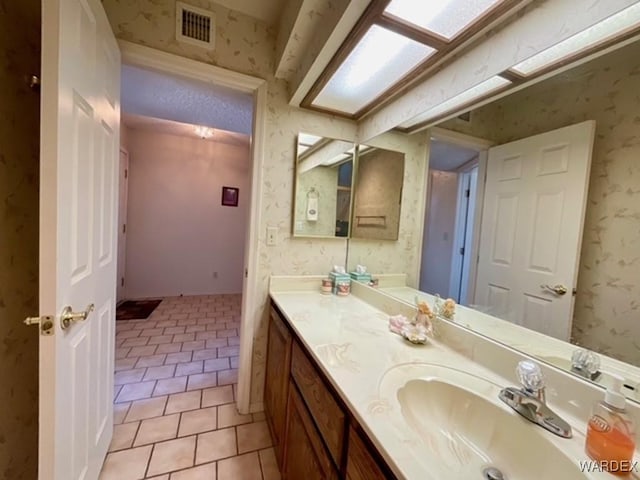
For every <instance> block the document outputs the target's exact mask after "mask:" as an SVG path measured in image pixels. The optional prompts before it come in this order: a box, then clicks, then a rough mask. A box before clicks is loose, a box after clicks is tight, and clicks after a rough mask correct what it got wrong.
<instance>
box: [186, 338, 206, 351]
mask: <svg viewBox="0 0 640 480" xmlns="http://www.w3.org/2000/svg"><path fill="white" fill-rule="evenodd" d="M204 348H205V341H204V340H195V341H193V342H184V343H183V344H182V351H183V352H187V351H189V350H204Z"/></svg>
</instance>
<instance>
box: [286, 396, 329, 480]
mask: <svg viewBox="0 0 640 480" xmlns="http://www.w3.org/2000/svg"><path fill="white" fill-rule="evenodd" d="M285 442H286V443H285V458H284V465H283V468H282V477H283V479H284V480H334V479H337V478H338V474H337V472H336V471H335V469H334V467H333V465H332V463H331V459H330V458H329V454H328V453H327V451H326V450H325V447H324V445H323V443H322V440H321V439H320V434H319V433H318V431H317V430H316V427H315V425H314V424H313V420H311V416H310V415H309V412H308V411H307V408H306V406H305V404H304V402H303V400H302V398H301V397H300V394H299V393H298V391H297V390H296V387H295V385H293V384H291V385H290V386H289V408H288V415H287V425H286V440H285Z"/></svg>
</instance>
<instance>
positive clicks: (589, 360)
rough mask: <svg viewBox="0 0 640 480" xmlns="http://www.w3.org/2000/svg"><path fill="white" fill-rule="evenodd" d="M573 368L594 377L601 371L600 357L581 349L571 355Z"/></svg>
mask: <svg viewBox="0 0 640 480" xmlns="http://www.w3.org/2000/svg"><path fill="white" fill-rule="evenodd" d="M571 367H572V368H573V369H577V370H579V371H583V372H585V373H588V374H589V375H594V374H596V373H598V370H600V357H598V355H596V354H595V353H593V352H592V351H590V350H587V349H586V348H579V349H578V350H576V351H575V352H573V354H572V355H571Z"/></svg>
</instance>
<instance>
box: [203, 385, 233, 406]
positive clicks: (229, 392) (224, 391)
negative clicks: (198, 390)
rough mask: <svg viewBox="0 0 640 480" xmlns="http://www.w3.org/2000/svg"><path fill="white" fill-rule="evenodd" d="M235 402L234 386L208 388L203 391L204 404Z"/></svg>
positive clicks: (214, 404)
mask: <svg viewBox="0 0 640 480" xmlns="http://www.w3.org/2000/svg"><path fill="white" fill-rule="evenodd" d="M231 402H233V388H231V386H230V385H225V386H224V387H214V388H207V389H206V390H203V391H202V406H203V407H213V406H217V405H224V404H225V403H231Z"/></svg>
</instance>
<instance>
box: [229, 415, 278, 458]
mask: <svg viewBox="0 0 640 480" xmlns="http://www.w3.org/2000/svg"><path fill="white" fill-rule="evenodd" d="M236 432H237V435H238V453H246V452H252V451H254V450H261V449H263V448H268V447H270V446H271V445H272V443H271V434H270V433H269V427H267V422H265V421H261V422H255V423H248V424H246V425H239V426H238V427H237V429H236Z"/></svg>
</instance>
